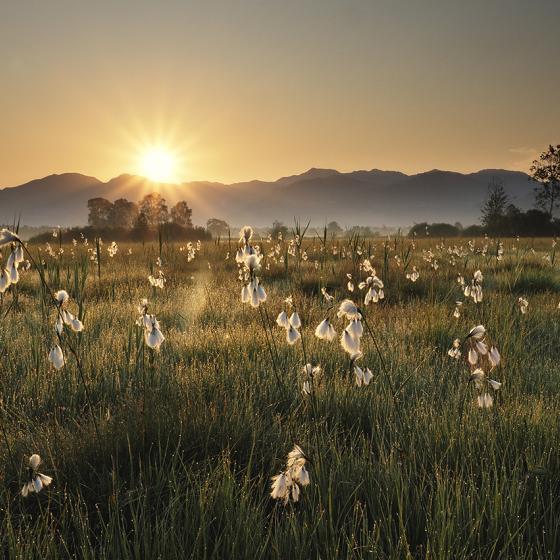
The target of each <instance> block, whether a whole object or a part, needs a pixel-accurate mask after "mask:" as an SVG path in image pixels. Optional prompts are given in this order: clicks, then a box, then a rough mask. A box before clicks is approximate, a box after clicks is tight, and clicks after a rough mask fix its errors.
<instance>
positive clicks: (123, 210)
mask: <svg viewBox="0 0 560 560" xmlns="http://www.w3.org/2000/svg"><path fill="white" fill-rule="evenodd" d="M87 207H88V225H90V226H91V227H93V228H96V229H106V228H123V229H133V228H136V229H147V228H157V227H159V226H162V225H164V224H168V223H172V224H175V225H177V226H180V227H182V228H192V227H193V224H192V210H191V208H190V207H189V205H188V204H187V203H186V201H184V200H180V201H179V202H177V204H175V205H174V206H173V207H172V208H171V209H169V208H168V206H167V202H166V200H165V198H163V197H162V196H161V195H160V194H159V193H155V192H154V193H149V194H147V195H146V196H144V198H142V200H140V202H132V201H130V200H127V199H126V198H119V199H117V200H115V201H114V202H111V201H109V200H107V199H106V198H101V197H97V198H90V199H89V200H88V201H87Z"/></svg>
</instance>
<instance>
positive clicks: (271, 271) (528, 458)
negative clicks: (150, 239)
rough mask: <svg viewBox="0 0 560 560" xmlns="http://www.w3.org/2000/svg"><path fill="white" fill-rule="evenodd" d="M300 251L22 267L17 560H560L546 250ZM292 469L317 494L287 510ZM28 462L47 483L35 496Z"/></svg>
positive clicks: (341, 242) (5, 419)
mask: <svg viewBox="0 0 560 560" xmlns="http://www.w3.org/2000/svg"><path fill="white" fill-rule="evenodd" d="M302 233H303V232H302V231H299V232H298V231H295V232H292V233H290V235H288V236H287V237H286V239H283V240H278V239H266V238H263V239H260V238H257V237H256V236H254V237H253V238H250V239H246V240H243V241H242V242H241V243H238V240H237V237H235V238H232V239H221V240H213V241H205V242H203V243H201V244H199V245H197V244H196V243H194V244H192V245H188V246H187V245H186V244H183V245H182V244H181V243H167V242H165V240H160V242H159V243H149V244H141V243H131V244H118V245H111V240H110V239H106V240H104V243H103V244H100V243H95V241H94V240H93V239H90V240H87V241H86V240H85V239H83V238H79V239H77V240H75V243H71V242H66V241H64V243H63V242H62V240H61V239H60V238H56V237H53V239H52V241H51V242H50V245H49V246H46V245H44V244H42V245H37V244H28V245H27V246H26V252H25V254H24V255H23V257H22V259H23V260H21V262H20V263H19V281H18V282H17V283H16V284H12V285H10V286H8V287H7V289H6V290H5V291H4V293H3V294H2V295H1V300H0V316H1V322H0V387H1V389H0V395H1V406H0V415H1V416H0V422H1V425H0V431H1V433H0V436H1V437H0V467H1V468H0V510H1V520H0V523H1V525H0V526H1V533H0V542H1V546H2V550H3V552H4V556H5V557H7V558H18V559H27V558H80V559H93V558H119V559H120V558H122V559H127V558H150V559H151V558H153V559H155V558H158V559H185V558H196V559H198V558H251V559H252V558H277V559H287V558H291V559H308V558H322V559H335V558H356V559H358V558H371V559H400V558H404V559H406V558H419V559H420V558H421V559H424V558H425V559H447V558H452V559H466V558H473V559H481V558H484V559H494V558H495V559H498V558H500V559H506V558H519V559H525V558H526V559H529V558H543V559H544V558H551V559H552V558H558V557H559V556H560V522H559V518H560V478H559V477H560V452H559V450H560V431H559V423H558V419H559V415H560V400H559V398H558V395H559V392H560V360H559V346H560V326H559V325H560V322H559V317H560V308H559V303H560V274H559V267H558V262H557V258H556V248H555V242H554V240H552V239H503V240H498V239H484V238H480V239H473V240H468V239H457V238H455V239H451V240H444V239H430V238H428V239H422V240H413V239H410V238H407V237H402V236H393V237H390V238H383V239H380V238H375V239H361V238H359V237H353V238H350V239H331V238H329V237H328V236H326V235H325V234H324V233H323V232H318V233H317V235H314V234H312V233H311V232H309V231H308V233H307V236H306V237H303V236H302ZM298 234H299V235H298ZM17 245H18V244H17V243H16V244H12V245H10V244H6V245H4V247H3V248H2V249H1V250H2V260H1V262H2V263H4V264H5V263H6V262H7V260H8V258H9V255H10V253H11V251H12V248H15V247H16V246H17ZM244 246H245V249H243V247H244ZM240 247H241V248H242V249H243V250H242V254H240V255H239V257H238V258H237V259H236V253H237V251H238V249H239V248H240ZM261 256H262V259H261ZM31 260H33V261H34V262H35V263H36V265H37V266H36V265H34V264H33V263H32V262H30V263H29V268H28V265H27V261H31ZM238 261H239V262H238ZM372 269H375V271H373V270H372ZM477 271H480V274H481V275H482V278H480V276H479V275H478V273H477ZM150 276H151V281H150V280H149V279H148V277H150ZM459 276H460V278H459ZM255 277H258V278H259V282H260V284H259V288H258V289H256V294H257V295H256V297H257V300H256V301H255V300H254V299H253V293H252V291H253V287H251V286H250V288H249V292H244V293H243V296H244V297H245V298H247V297H248V299H249V301H248V302H247V303H243V302H242V288H243V286H244V284H246V283H247V282H249V281H250V280H252V279H253V281H254V278H255ZM368 278H373V280H368ZM461 278H462V279H463V283H461V282H460V280H461ZM361 282H364V283H365V284H366V285H365V286H364V287H362V289H360V283H361ZM255 286H256V285H255ZM352 288H353V289H352ZM370 288H373V289H374V293H373V294H372V293H371V292H370V294H369V298H368V299H371V301H370V302H369V303H368V304H367V305H366V304H365V302H364V300H365V298H366V294H367V293H368V292H369V290H370ZM465 289H466V292H467V294H468V295H465ZM58 290H65V291H66V292H67V294H68V296H69V297H68V299H67V300H66V299H64V297H63V296H57V297H58V298H59V300H58V301H57V300H56V299H54V298H53V296H56V292H57V291H58ZM263 290H264V292H265V293H266V300H265V301H263V300H264V294H263ZM380 291H381V292H382V293H381V294H380ZM469 292H470V293H469ZM325 293H326V294H327V295H325ZM380 295H381V296H384V297H380ZM290 296H291V297H290ZM480 296H482V297H480ZM143 298H147V300H148V302H147V303H146V304H144V305H142V304H141V302H142V300H143ZM330 298H333V299H332V300H331V299H330ZM520 298H521V299H520ZM346 299H348V300H351V301H352V302H353V303H354V304H355V308H352V306H350V304H348V303H346V304H345V305H346V307H345V310H346V311H345V313H346V314H345V313H340V314H341V315H343V316H342V317H339V316H338V315H339V313H338V312H339V309H340V306H341V303H342V302H343V301H344V300H346ZM475 299H476V300H477V301H475ZM480 299H481V301H479V300H480ZM457 301H461V302H462V304H460V305H458V304H457V303H456V302H457ZM356 308H357V309H356ZM66 311H68V312H69V313H71V314H72V315H73V316H74V317H75V318H77V319H78V321H79V322H80V323H81V324H83V330H81V329H80V328H79V323H78V324H77V326H76V324H74V326H72V325H69V324H62V325H59V329H58V330H59V333H58V334H57V330H56V329H55V325H56V323H57V319H58V318H59V317H62V315H63V314H64V313H65V312H66ZM282 311H285V313H286V316H280V317H279V322H280V323H282V324H284V326H280V325H278V324H277V317H278V315H279V314H280V313H281V312H282ZM342 311H344V309H343V310H342ZM293 313H297V317H299V319H300V321H301V326H297V325H298V321H297V317H294V316H293V315H292V314H293ZM352 313H354V316H355V317H356V318H357V320H356V321H355V322H354V325H353V326H352V327H351V328H350V330H349V331H348V336H349V338H348V339H347V340H346V343H345V345H346V350H348V351H345V349H343V347H342V346H341V342H340V338H341V335H343V332H344V329H345V328H347V325H348V324H349V321H350V322H352V321H351V319H352ZM152 314H153V315H154V316H155V317H157V323H154V319H155V317H151V315H152ZM65 317H66V316H64V318H65ZM290 318H291V322H290ZM325 318H329V321H330V324H331V326H332V327H333V328H334V329H335V331H336V337H335V338H334V339H333V340H331V341H329V340H325V339H320V338H318V337H317V336H316V335H315V330H316V327H317V326H318V325H319V324H320V323H321V322H322V321H323V320H324V319H325ZM286 321H287V322H286ZM62 322H63V323H65V321H62ZM479 325H483V326H484V329H485V333H483V334H482V335H479V334H478V333H479V331H476V333H475V334H473V335H472V336H470V337H469V336H468V335H469V333H471V329H473V328H474V327H477V326H479ZM74 327H76V329H75V330H77V332H75V330H74ZM154 329H155V330H157V331H159V332H160V333H161V334H162V336H163V337H164V340H163V341H161V337H159V335H157V332H155V330H154ZM292 330H295V331H296V333H295V334H294V333H293V332H290V331H292ZM362 331H363V332H362ZM151 335H153V336H151ZM156 335H157V336H156ZM298 335H299V336H298ZM287 337H288V338H290V337H292V338H291V340H290V341H291V342H293V344H290V343H289V342H288V339H287ZM294 339H295V340H294ZM455 340H458V341H459V342H457V343H456V344H455V346H454V341H455ZM477 342H480V343H481V345H482V346H486V351H485V349H484V348H482V347H481V346H477ZM56 345H58V346H59V347H60V350H61V352H62V354H63V360H64V363H62V364H61V363H57V358H56V356H55V357H54V358H53V357H52V355H51V359H50V360H49V353H50V352H51V349H52V348H53V347H55V346H56ZM150 345H153V346H156V347H157V346H159V349H158V348H150ZM348 346H350V348H348ZM493 348H495V349H497V350H498V352H499V354H498V355H496V354H494V355H493V356H494V357H493V358H490V357H489V356H490V350H491V349H493ZM450 350H451V354H453V355H450ZM453 350H459V351H460V355H459V354H458V353H457V352H455V353H454V352H453ZM469 350H471V352H469ZM473 351H474V352H475V353H476V352H478V354H477V355H475V356H474V359H473V360H472V361H475V360H478V361H475V363H474V364H473V363H472V362H471V363H469V361H468V360H469V359H470V358H471V357H472V352H473ZM359 353H361V354H362V355H359ZM352 354H353V355H352ZM496 356H498V358H496ZM489 360H493V362H492V361H491V362H490V365H489ZM496 362H498V363H496ZM306 364H311V367H310V368H305V367H304V366H305V365H306ZM55 366H56V367H55ZM58 366H61V367H58ZM316 366H320V368H321V371H319V370H317V369H313V368H315V367H316ZM479 367H481V368H482V369H483V370H484V373H483V374H480V373H477V369H478V368H479ZM356 368H359V369H356ZM360 372H361V373H360ZM370 374H371V375H370ZM489 379H491V380H492V381H493V382H494V383H495V385H494V384H492V383H490V381H489ZM500 383H501V385H500ZM295 445H297V446H299V448H300V449H301V451H302V452H303V456H301V455H300V456H299V458H298V459H297V460H298V461H299V463H298V465H299V466H300V467H301V464H302V463H305V469H306V472H307V473H308V478H309V480H308V481H307V479H306V477H302V476H301V473H300V474H299V475H298V476H299V479H298V478H297V477H296V476H295V475H294V477H293V480H291V484H292V486H291V489H292V490H293V487H294V485H297V491H295V492H293V491H292V492H289V493H287V492H285V488H284V487H281V484H280V483H279V481H278V479H276V485H275V488H274V489H271V484H272V481H271V477H273V476H275V475H279V474H280V473H282V472H284V473H287V477H288V479H289V478H290V476H291V475H292V474H293V473H289V472H288V471H289V468H288V469H287V467H286V461H287V455H288V453H289V452H290V451H292V450H293V449H294V446H295ZM297 449H298V448H296V454H297V453H299V451H298V450H297ZM35 453H37V454H39V455H40V456H41V459H42V463H41V465H40V467H39V471H40V472H41V473H44V474H45V475H48V476H49V477H52V479H53V480H52V483H51V484H49V485H48V486H45V487H44V488H43V489H42V490H41V491H40V492H33V491H31V492H29V494H28V495H27V497H23V496H22V492H21V490H22V486H23V485H24V483H26V482H27V481H28V478H27V477H28V476H31V477H32V478H33V477H34V476H35V475H36V473H34V472H33V471H34V469H31V472H28V462H29V457H30V456H31V455H32V454H35ZM286 469H287V470H286ZM298 480H299V481H300V483H299V484H298V482H297V481H298ZM281 482H282V481H281ZM283 482H286V480H285V479H283ZM307 482H308V483H307ZM287 484H288V487H289V485H290V480H288V482H287ZM271 491H272V493H273V494H275V495H274V496H271ZM294 498H297V500H296V499H294Z"/></svg>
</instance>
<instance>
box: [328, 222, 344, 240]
mask: <svg viewBox="0 0 560 560" xmlns="http://www.w3.org/2000/svg"><path fill="white" fill-rule="evenodd" d="M343 231H344V230H343V229H342V228H341V227H340V226H339V225H338V222H329V223H328V224H327V232H328V233H330V234H331V235H332V236H334V237H338V236H339V235H341V234H342V232H343Z"/></svg>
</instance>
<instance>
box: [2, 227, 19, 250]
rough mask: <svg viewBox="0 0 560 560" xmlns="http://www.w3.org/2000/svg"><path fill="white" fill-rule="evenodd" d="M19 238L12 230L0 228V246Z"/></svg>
mask: <svg viewBox="0 0 560 560" xmlns="http://www.w3.org/2000/svg"><path fill="white" fill-rule="evenodd" d="M19 241H20V238H19V237H18V236H17V234H15V233H14V232H12V231H10V230H9V229H6V228H2V229H0V247H2V246H3V245H7V244H8V243H14V242H19Z"/></svg>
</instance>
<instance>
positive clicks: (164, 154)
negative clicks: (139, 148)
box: [139, 147, 177, 183]
mask: <svg viewBox="0 0 560 560" xmlns="http://www.w3.org/2000/svg"><path fill="white" fill-rule="evenodd" d="M139 168H140V173H141V174H142V175H144V177H147V178H148V179H150V180H151V181H156V182H161V183H168V182H173V181H175V180H176V179H177V177H176V172H177V160H176V157H175V156H174V155H173V153H172V152H171V151H169V150H168V149H166V148H164V147H153V148H149V149H148V150H146V151H145V152H144V153H142V155H141V156H140V162H139Z"/></svg>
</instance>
